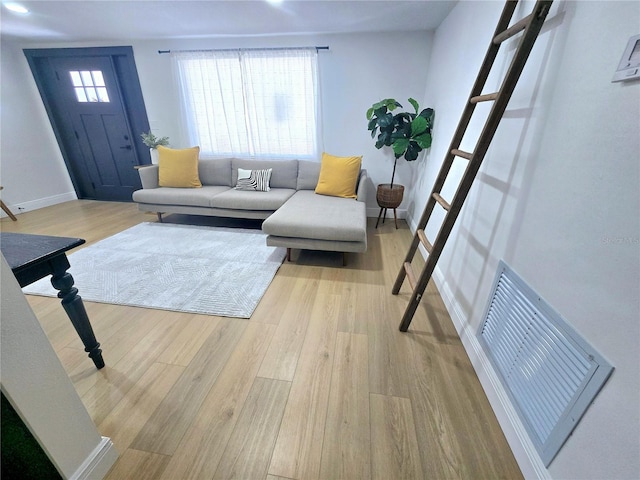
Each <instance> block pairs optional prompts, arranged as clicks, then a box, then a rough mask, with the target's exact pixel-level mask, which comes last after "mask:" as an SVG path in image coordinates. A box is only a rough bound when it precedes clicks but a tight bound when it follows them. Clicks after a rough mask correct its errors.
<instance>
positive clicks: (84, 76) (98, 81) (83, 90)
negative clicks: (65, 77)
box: [69, 70, 109, 103]
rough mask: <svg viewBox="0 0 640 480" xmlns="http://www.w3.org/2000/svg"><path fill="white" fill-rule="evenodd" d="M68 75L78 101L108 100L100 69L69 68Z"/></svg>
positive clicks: (105, 101) (104, 101)
mask: <svg viewBox="0 0 640 480" xmlns="http://www.w3.org/2000/svg"><path fill="white" fill-rule="evenodd" d="M69 75H70V76H71V84H72V85H73V87H74V91H75V94H76V99H77V100H78V102H80V103H86V102H103V103H108V102H109V93H108V92H107V86H106V84H105V81H104V75H102V72H101V71H100V70H91V71H90V70H71V71H69ZM95 87H97V88H95Z"/></svg>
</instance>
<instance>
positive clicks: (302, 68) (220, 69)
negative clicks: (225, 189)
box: [171, 48, 319, 159]
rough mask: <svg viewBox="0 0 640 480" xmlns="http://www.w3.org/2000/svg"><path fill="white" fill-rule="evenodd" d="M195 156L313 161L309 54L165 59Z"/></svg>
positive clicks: (312, 54)
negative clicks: (173, 76)
mask: <svg viewBox="0 0 640 480" xmlns="http://www.w3.org/2000/svg"><path fill="white" fill-rule="evenodd" d="M171 55H172V57H173V64H174V67H175V70H176V73H177V77H178V82H179V85H180V93H181V101H182V106H183V117H184V118H183V121H184V122H185V125H186V126H187V131H188V132H189V140H190V142H191V143H192V144H193V145H199V146H200V151H201V156H203V157H215V156H235V157H241V158H274V157H275V158H299V159H303V158H317V156H318V153H319V152H318V140H317V139H318V123H319V114H318V112H319V108H318V105H319V101H318V66H317V51H316V49H315V48H295V49H267V50H233V51H231V50H218V51H216V50H213V51H203V52H175V53H172V54H171Z"/></svg>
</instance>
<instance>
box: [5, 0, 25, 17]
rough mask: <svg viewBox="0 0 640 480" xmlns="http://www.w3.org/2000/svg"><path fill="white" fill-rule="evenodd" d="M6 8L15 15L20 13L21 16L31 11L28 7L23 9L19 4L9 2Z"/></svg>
mask: <svg viewBox="0 0 640 480" xmlns="http://www.w3.org/2000/svg"><path fill="white" fill-rule="evenodd" d="M4 6H5V7H6V8H7V10H9V11H11V12H13V13H18V14H20V15H27V14H28V13H29V9H28V8H26V7H23V6H22V5H20V4H19V3H14V2H8V3H5V4H4Z"/></svg>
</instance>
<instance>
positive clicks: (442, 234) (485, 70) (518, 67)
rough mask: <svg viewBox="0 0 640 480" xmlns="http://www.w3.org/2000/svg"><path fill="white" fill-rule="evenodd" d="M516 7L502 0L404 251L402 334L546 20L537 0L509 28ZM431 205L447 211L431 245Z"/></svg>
mask: <svg viewBox="0 0 640 480" xmlns="http://www.w3.org/2000/svg"><path fill="white" fill-rule="evenodd" d="M517 3H518V1H517V0H507V2H506V4H505V6H504V9H503V11H502V15H501V17H500V20H499V21H498V25H497V27H496V31H495V33H494V36H493V39H492V41H491V44H490V45H489V49H488V50H487V54H486V56H485V59H484V62H483V63H482V66H481V67H480V72H479V73H478V77H477V78H476V81H475V84H474V86H473V89H472V90H471V95H470V96H469V101H468V102H467V105H466V107H465V109H464V111H463V112H462V117H461V119H460V123H459V124H458V128H457V129H456V131H455V133H454V135H453V139H452V140H451V145H450V147H449V149H448V150H447V155H446V157H445V159H444V162H443V164H442V167H441V169H440V173H439V174H438V177H437V178H436V181H435V184H434V186H433V190H432V192H431V196H430V197H429V200H428V201H427V205H426V206H425V209H424V212H423V214H422V217H420V221H419V222H418V225H417V229H416V233H415V235H414V237H413V241H412V243H411V246H410V247H409V251H408V253H407V256H406V257H405V260H404V263H403V265H402V267H401V268H400V272H399V273H398V277H397V279H396V282H395V284H394V285H393V290H392V293H393V294H394V295H397V294H398V293H399V292H400V287H402V283H403V282H404V279H405V278H407V280H408V282H409V285H410V287H411V289H412V294H411V299H410V300H409V305H407V308H406V310H405V312H404V316H403V317H402V321H401V323H400V330H401V331H403V332H406V331H407V329H408V328H409V325H410V324H411V320H412V319H413V315H414V314H415V311H416V309H417V308H418V304H419V303H420V300H421V298H422V295H423V294H424V291H425V289H426V288H427V284H428V283H429V279H430V278H431V275H432V274H433V271H434V269H435V266H436V263H437V262H438V259H439V258H440V255H441V253H442V250H443V248H444V246H445V244H446V242H447V239H448V238H449V234H450V233H451V230H452V228H453V225H454V224H455V222H456V219H457V218H458V215H459V213H460V210H461V209H462V205H463V204H464V201H465V199H466V198H467V194H468V193H469V190H470V189H471V186H472V184H473V180H474V179H475V177H476V174H477V173H478V170H479V169H480V165H482V160H483V159H484V156H485V154H486V153H487V150H488V149H489V145H490V144H491V140H492V139H493V136H494V134H495V132H496V130H497V128H498V124H499V123H500V120H501V119H502V116H503V114H504V111H505V109H506V108H507V104H508V103H509V99H510V98H511V94H512V93H513V90H514V88H515V86H516V83H517V82H518V79H519V78H520V74H521V73H522V69H523V68H524V66H525V63H526V61H527V58H528V57H529V54H530V53H531V49H532V48H533V44H534V43H535V41H536V38H538V34H539V33H540V30H541V28H542V25H543V24H544V20H545V18H546V17H547V14H548V12H549V8H550V6H551V3H552V1H551V0H548V1H542V0H538V1H537V2H536V4H535V6H534V7H533V11H532V12H531V14H530V15H528V16H527V17H525V18H523V19H522V20H520V21H518V22H517V23H515V24H513V25H512V26H511V27H509V22H510V21H511V18H512V16H513V13H514V11H515V9H516V6H517ZM520 32H524V33H523V34H522V38H521V39H520V43H519V45H518V48H517V50H516V52H515V53H514V56H513V59H512V61H511V65H510V66H509V69H508V71H507V73H506V75H505V77H504V79H503V81H502V86H501V87H500V90H499V91H498V92H495V93H489V94H482V89H483V88H484V85H485V83H486V81H487V77H488V76H489V73H490V71H491V67H492V66H493V62H494V61H495V59H496V56H497V54H498V50H499V48H500V45H501V44H502V42H504V41H505V40H507V39H509V38H511V37H513V36H514V35H517V34H518V33H520ZM489 101H492V102H494V104H493V108H492V109H491V112H490V113H489V116H488V117H487V121H486V123H485V125H484V128H483V130H482V132H481V133H480V137H479V138H478V141H477V143H476V148H475V150H474V151H473V152H472V153H469V152H464V151H462V150H460V143H461V142H462V138H463V136H464V134H465V131H466V129H467V127H468V125H469V122H470V121H471V117H472V115H473V112H474V110H475V106H476V104H478V103H480V102H489ZM456 157H460V158H464V159H466V160H468V164H467V168H466V170H465V172H464V174H463V176H462V179H461V180H460V184H459V185H458V189H457V191H456V193H455V195H454V197H453V200H452V201H451V203H448V202H447V201H446V200H445V199H444V198H442V196H441V192H442V187H443V186H444V183H445V180H446V179H447V175H448V174H449V172H450V170H451V167H452V166H453V162H454V160H455V158H456ZM436 203H437V204H439V205H440V206H441V207H442V208H444V209H445V210H446V215H445V217H444V220H443V222H442V225H441V226H440V230H439V232H438V235H437V237H436V240H435V242H434V243H433V244H431V243H430V242H429V240H428V239H427V236H426V234H425V232H424V229H425V227H426V226H427V222H428V221H429V218H430V217H431V213H432V212H433V209H434V207H435V205H436ZM420 244H422V245H423V246H424V248H425V250H426V251H427V254H428V255H427V260H426V262H425V265H424V268H423V269H422V272H421V273H420V276H419V277H418V278H416V275H415V273H414V272H413V269H412V267H411V262H412V260H413V257H414V255H415V253H416V251H417V249H418V246H419V245H420Z"/></svg>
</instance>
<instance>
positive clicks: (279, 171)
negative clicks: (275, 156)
mask: <svg viewBox="0 0 640 480" xmlns="http://www.w3.org/2000/svg"><path fill="white" fill-rule="evenodd" d="M231 168H232V171H231V185H235V184H236V182H237V181H238V168H242V169H244V170H263V169H265V168H273V172H272V173H271V181H270V186H271V188H293V189H295V188H296V186H297V183H298V160H242V159H239V158H234V159H233V160H232V161H231Z"/></svg>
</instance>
